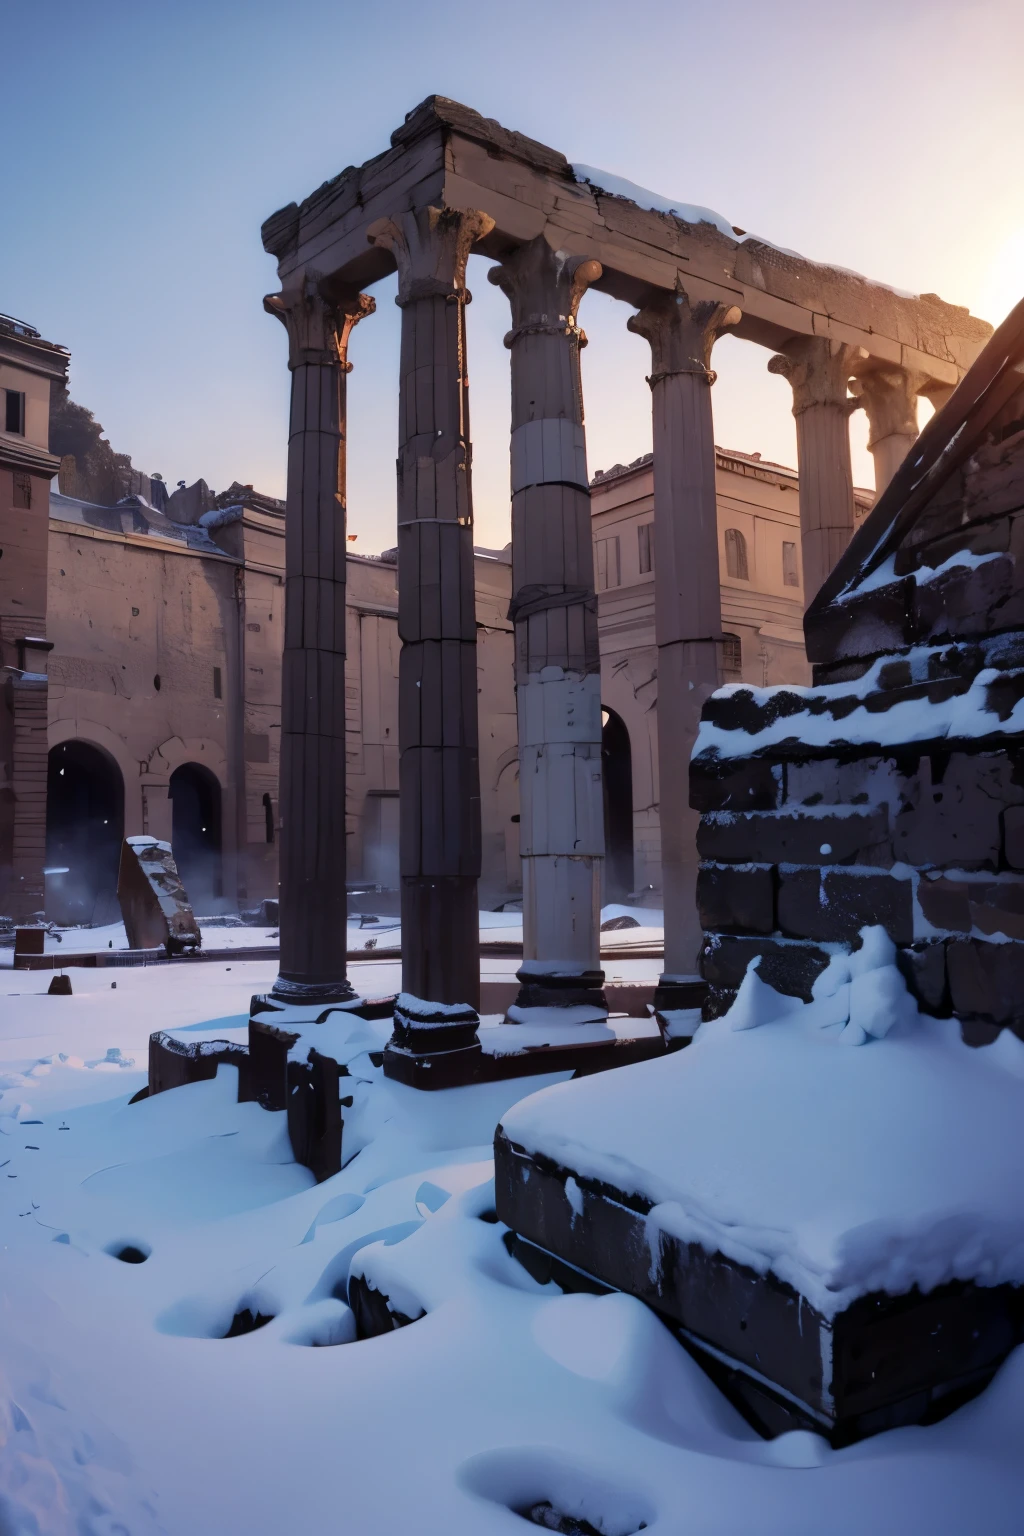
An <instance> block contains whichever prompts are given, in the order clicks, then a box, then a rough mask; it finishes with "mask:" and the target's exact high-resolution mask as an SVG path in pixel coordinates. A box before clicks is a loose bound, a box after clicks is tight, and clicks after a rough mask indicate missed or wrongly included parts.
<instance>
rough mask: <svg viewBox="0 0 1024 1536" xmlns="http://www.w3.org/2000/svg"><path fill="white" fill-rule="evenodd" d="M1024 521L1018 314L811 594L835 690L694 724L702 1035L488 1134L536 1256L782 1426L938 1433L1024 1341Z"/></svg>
mask: <svg viewBox="0 0 1024 1536" xmlns="http://www.w3.org/2000/svg"><path fill="white" fill-rule="evenodd" d="M1022 528H1024V303H1022V304H1020V305H1018V307H1017V309H1016V310H1014V311H1013V313H1012V314H1011V315H1010V317H1009V319H1008V320H1007V321H1006V322H1005V323H1004V325H1003V326H1002V327H1001V328H1000V330H999V331H997V332H996V334H995V335H994V336H993V338H992V340H991V341H990V342H989V344H988V346H987V347H986V348H985V350H984V351H983V353H982V354H981V356H980V358H979V359H978V361H977V362H976V363H975V365H974V366H973V368H972V369H971V370H970V371H969V372H968V374H967V376H966V378H965V379H964V381H963V383H962V384H961V385H960V387H959V388H958V389H957V391H956V392H955V393H954V395H953V397H952V398H951V400H950V401H949V402H948V403H947V405H946V406H945V407H944V409H942V410H941V411H940V412H939V413H938V414H937V415H936V417H935V418H934V419H933V420H932V421H931V422H930V423H929V425H928V426H927V427H926V428H925V430H924V432H923V433H922V435H921V438H920V441H919V442H918V443H917V445H916V446H915V448H914V449H913V451H912V452H911V453H910V455H909V456H908V457H907V459H906V460H905V461H904V463H903V464H902V466H901V467H900V468H899V469H898V470H897V472H896V474H895V476H894V478H893V480H892V482H891V483H890V485H889V487H888V489H887V491H886V492H885V494H884V495H883V496H882V497H881V499H880V501H879V502H878V504H877V506H876V507H875V509H874V511H873V512H872V513H871V515H870V516H869V517H868V519H867V521H866V523H865V524H864V526H863V528H862V529H861V530H859V532H858V533H857V535H856V537H855V539H854V540H853V542H852V544H851V545H850V547H849V548H848V550H847V551H846V553H845V554H844V555H843V556H842V558H841V559H840V561H839V563H838V565H837V566H836V568H835V570H834V571H833V572H832V574H831V576H830V577H829V578H828V580H827V581H826V582H825V584H824V586H823V588H822V590H821V592H820V593H819V594H818V597H817V598H816V599H815V601H814V603H813V604H812V606H811V608H810V610H809V612H808V615H807V620H806V631H807V643H808V650H809V654H810V656H811V658H812V660H813V662H814V665H815V679H816V681H815V685H814V686H813V687H812V688H809V689H790V688H775V689H766V690H755V689H750V688H745V687H731V688H725V689H722V690H721V691H720V692H718V693H716V694H714V695H713V696H712V697H711V698H710V699H709V700H708V701H707V703H706V704H705V707H704V711H703V718H702V722H701V727H700V735H699V738H698V742H697V750H696V752H695V755H694V758H693V762H692V767H691V779H690V783H691V796H692V803H693V805H694V807H695V808H696V809H698V810H700V811H701V812H702V813H703V814H702V818H701V826H700V833H699V847H700V852H701V857H702V862H701V869H700V874H699V879H698V901H699V906H700V911H701V917H702V921H703V925H704V929H705V942H704V947H703V951H702V956H701V964H702V968H703V972H704V975H705V977H706V978H707V980H708V982H709V983H710V991H709V995H708V998H707V1001H706V1003H705V1007H704V1020H705V1022H704V1023H703V1025H702V1026H701V1030H700V1034H699V1035H698V1038H697V1040H696V1041H695V1042H694V1044H693V1045H692V1047H691V1048H690V1049H687V1050H685V1051H683V1052H681V1053H680V1054H679V1055H677V1056H675V1057H672V1058H670V1059H669V1060H667V1061H665V1062H661V1063H650V1064H647V1065H645V1066H643V1067H640V1068H637V1069H636V1070H635V1071H634V1072H632V1073H629V1074H624V1075H617V1077H616V1078H615V1080H614V1081H613V1079H612V1078H603V1079H593V1080H590V1081H589V1082H586V1083H578V1084H565V1085H562V1086H561V1087H560V1088H557V1089H554V1090H552V1089H548V1090H546V1091H545V1092H543V1093H540V1094H538V1095H536V1096H534V1097H533V1098H531V1099H526V1100H524V1101H523V1102H522V1103H520V1104H519V1105H517V1106H516V1107H515V1108H514V1109H513V1110H511V1111H510V1112H509V1113H508V1114H507V1115H506V1116H505V1117H504V1120H503V1123H502V1125H501V1126H500V1127H499V1130H498V1134H497V1138H496V1192H497V1211H498V1215H499V1218H500V1219H501V1220H502V1221H504V1222H506V1223H507V1224H508V1226H509V1227H510V1228H511V1229H512V1231H513V1232H514V1233H515V1234H516V1237H515V1238H514V1239H513V1241H514V1242H515V1243H516V1245H517V1251H518V1252H519V1253H520V1256H521V1257H522V1258H523V1261H524V1263H526V1264H527V1266H528V1267H529V1268H531V1269H532V1271H533V1272H534V1273H535V1274H536V1275H537V1276H538V1278H542V1279H545V1278H548V1277H550V1276H553V1277H554V1278H556V1279H557V1280H558V1282H559V1284H561V1285H563V1286H566V1287H568V1288H584V1289H586V1288H593V1287H594V1286H597V1287H600V1286H608V1287H614V1288H617V1289H621V1290H626V1291H631V1292H632V1293H634V1294H635V1295H638V1296H641V1297H642V1298H643V1299H644V1300H645V1301H647V1302H648V1303H649V1304H650V1305H652V1306H653V1307H655V1308H656V1309H657V1310H658V1311H659V1312H660V1313H661V1314H662V1315H663V1316H664V1317H665V1318H666V1320H667V1321H668V1322H669V1323H670V1325H671V1326H673V1327H674V1328H675V1329H676V1330H677V1331H678V1332H679V1335H680V1337H682V1338H683V1339H684V1340H685V1341H686V1343H687V1345H688V1347H690V1348H691V1350H692V1351H693V1353H694V1354H695V1355H696V1356H697V1358H698V1359H699V1360H701V1362H702V1363H703V1364H704V1365H705V1367H706V1368H707V1370H708V1371H709V1373H710V1374H711V1375H712V1376H713V1377H714V1379H715V1380H717V1381H718V1383H719V1385H720V1386H721V1387H722V1389H723V1390H724V1391H725V1392H726V1393H728V1394H729V1396H731V1397H732V1399H733V1401H734V1402H735V1403H736V1404H737V1406H739V1407H740V1408H741V1410H742V1411H743V1412H744V1413H745V1414H746V1415H747V1417H748V1418H750V1419H751V1420H752V1422H754V1423H755V1424H756V1425H757V1426H758V1427H759V1428H760V1429H761V1430H762V1431H763V1432H764V1433H769V1434H772V1433H777V1432H779V1431H780V1430H783V1429H786V1428H794V1427H802V1428H809V1429H814V1430H816V1431H817V1432H819V1433H823V1434H825V1435H827V1436H828V1438H829V1439H830V1440H831V1441H832V1442H833V1444H836V1445H840V1444H844V1443H848V1442H850V1441H852V1440H856V1439H859V1438H861V1437H863V1436H864V1435H867V1434H871V1433H874V1432H875V1431H877V1430H879V1429H883V1428H890V1427H893V1426H895V1425H899V1424H907V1423H920V1422H928V1421H930V1420H931V1419H933V1418H936V1417H941V1416H942V1414H943V1413H945V1412H948V1411H949V1410H950V1409H951V1408H953V1407H955V1406H957V1405H958V1404H959V1403H961V1402H963V1401H964V1399H965V1398H967V1397H969V1396H971V1395H972V1394H974V1393H975V1392H977V1391H979V1390H980V1389H981V1388H982V1387H983V1386H984V1385H985V1383H986V1382H987V1381H989V1380H990V1379H991V1376H992V1374H993V1372H994V1371H995V1369H996V1368H997V1367H998V1365H999V1364H1000V1363H1001V1361H1002V1360H1003V1359H1004V1358H1005V1357H1006V1355H1007V1354H1008V1353H1009V1351H1010V1350H1011V1349H1012V1348H1013V1347H1014V1345H1015V1344H1016V1343H1017V1342H1019V1340H1020V1338H1021V1315H1022V1314H1021V1307H1020V1296H1021V1289H1020V1287H1021V1283H1022V1282H1024V1270H1022V1269H1021V1265H1020V1260H1019V1166H1018V1165H1017V1162H1016V1161H1015V1158H1016V1152H1015V1148H1016V1147H1017V1145H1019V1099H1018V1091H1019V1074H1020V1071H1021V1070H1022V1068H1024V1051H1022V1050H1021V1047H1020V1046H1019V1045H1018V1044H1017V1042H1016V1041H1015V1040H1013V1039H1012V1038H1010V1037H1009V1036H1008V1037H1007V1039H1006V1040H1004V1041H1000V1042H999V1045H998V1046H992V1051H993V1053H994V1054H993V1055H992V1056H989V1054H988V1052H986V1051H983V1050H973V1049H970V1048H969V1044H970V1043H973V1044H974V1045H981V1044H986V1043H988V1042H991V1041H993V1040H994V1039H995V1037H996V1036H998V1035H999V1033H1000V1031H1002V1030H1006V1031H1009V1032H1016V1034H1017V1035H1020V1036H1024V1005H1022V1002H1021V997H1022V986H1021V981H1022V977H1024V972H1022V969H1021V967H1022V965H1024V944H1022V939H1024V928H1022V914H1024V845H1022V840H1021V826H1022V824H1024V755H1022V754H1024V707H1022V705H1021V700H1022V698H1024V577H1022V572H1021V571H1019V570H1018V569H1017V564H1018V560H1020V559H1021V551H1022V550H1024V544H1022V532H1021V530H1022ZM697 1022H698V1020H697V1019H694V1020H693V1023H694V1024H696V1023H697ZM961 1032H962V1035H963V1039H961ZM849 1047H854V1048H855V1049H852V1050H851V1049H849ZM624 1077H625V1081H624V1080H623V1078H624ZM708 1105H711V1106H712V1110H711V1111H710V1112H709V1111H708V1108H707V1106H708ZM794 1128H796V1130H795V1131H794ZM809 1145H813V1146H815V1147H816V1148H817V1149H818V1157H817V1159H815V1162H816V1164H817V1166H816V1167H814V1168H811V1167H808V1163H807V1158H806V1149H807V1147H808V1146H809ZM823 1234H829V1239H828V1241H824V1240H823ZM1015 1243H1016V1244H1017V1248H1016V1249H1015V1248H1014V1244H1015ZM1015 1254H1016V1255H1017V1256H1016V1257H1015Z"/></svg>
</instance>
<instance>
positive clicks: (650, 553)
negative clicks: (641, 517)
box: [636, 523, 654, 576]
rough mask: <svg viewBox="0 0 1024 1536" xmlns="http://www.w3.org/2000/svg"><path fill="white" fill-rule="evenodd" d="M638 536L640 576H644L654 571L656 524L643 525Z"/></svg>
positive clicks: (637, 533)
mask: <svg viewBox="0 0 1024 1536" xmlns="http://www.w3.org/2000/svg"><path fill="white" fill-rule="evenodd" d="M636 536H637V541H638V543H639V545H640V574H641V576H644V575H646V574H647V572H648V571H653V570H654V524H653V523H641V524H640V526H639V528H638V529H637V530H636Z"/></svg>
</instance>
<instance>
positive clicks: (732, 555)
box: [591, 448, 874, 900]
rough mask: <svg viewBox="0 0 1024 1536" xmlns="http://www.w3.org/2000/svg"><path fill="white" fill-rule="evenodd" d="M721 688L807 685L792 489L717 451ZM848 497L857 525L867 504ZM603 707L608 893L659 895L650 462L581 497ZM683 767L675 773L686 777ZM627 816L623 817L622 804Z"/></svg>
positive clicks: (603, 478)
mask: <svg viewBox="0 0 1024 1536" xmlns="http://www.w3.org/2000/svg"><path fill="white" fill-rule="evenodd" d="M715 489H716V497H717V505H718V565H719V574H720V581H721V598H722V626H723V630H724V633H725V640H724V644H723V646H722V655H721V661H722V666H721V679H720V680H721V681H722V682H723V683H730V682H735V683H739V682H743V683H752V684H754V685H755V686H756V687H766V686H769V685H770V684H773V683H809V682H810V668H809V667H808V664H807V658H806V654H805V651H804V637H803V612H804V602H805V600H804V587H803V570H802V564H801V558H800V505H799V490H800V487H799V481H798V479H797V476H796V474H795V473H794V471H793V470H791V469H787V468H785V467H784V466H783V465H781V464H773V463H769V462H767V461H765V460H762V459H761V456H760V455H759V454H744V453H736V452H731V451H728V450H725V449H721V448H718V449H716V451H715ZM873 499H874V498H873V496H872V495H871V493H870V492H867V491H861V490H858V491H856V492H855V503H856V515H857V520H858V523H859V522H860V520H861V519H862V518H863V517H864V516H865V514H866V513H867V511H868V510H869V508H870V507H871V505H872V502H873ZM591 509H592V518H593V529H594V569H595V573H596V577H597V597H598V629H599V634H600V643H601V694H602V703H603V705H604V715H603V718H604V769H605V779H606V811H605V831H606V840H607V854H606V857H607V870H606V884H607V886H608V892H609V894H610V895H612V896H614V897H616V898H617V899H622V897H624V896H625V895H626V894H627V893H628V892H629V891H633V892H636V893H639V894H640V896H641V898H642V899H649V900H657V898H658V895H659V893H660V890H661V834H660V819H659V798H660V796H659V784H658V734H657V733H658V708H657V700H658V651H657V645H656V641H655V630H654V571H655V565H656V562H657V551H656V549H655V541H654V465H653V459H652V455H651V454H645V455H644V456H643V457H642V458H639V459H637V460H635V461H634V462H633V463H632V464H628V465H623V464H616V465H615V466H614V467H613V468H611V469H609V470H604V471H598V473H597V474H596V475H595V476H594V479H593V483H592V490H591ZM685 770H686V764H685V763H682V764H680V772H685ZM627 805H628V806H630V807H631V814H627V811H626V806H627Z"/></svg>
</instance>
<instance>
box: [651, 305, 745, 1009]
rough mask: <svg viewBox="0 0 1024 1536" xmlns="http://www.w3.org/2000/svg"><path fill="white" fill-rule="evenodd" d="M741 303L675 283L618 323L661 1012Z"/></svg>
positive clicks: (676, 977) (705, 647)
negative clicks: (718, 412)
mask: <svg viewBox="0 0 1024 1536" xmlns="http://www.w3.org/2000/svg"><path fill="white" fill-rule="evenodd" d="M740 318H741V316H740V311H739V310H738V309H737V308H735V307H734V306H732V307H730V306H728V305H726V304H719V303H716V302H715V301H714V300H713V299H711V300H705V301H701V302H697V303H691V301H690V300H689V298H688V297H687V295H686V293H685V292H684V291H683V288H682V286H681V284H680V285H678V286H677V289H676V292H675V293H665V292H661V293H658V294H657V295H656V296H655V297H653V298H652V299H651V300H650V301H649V302H648V303H647V304H645V306H644V307H643V309H641V310H640V312H639V314H637V315H633V316H631V318H630V319H629V320H628V321H627V325H628V327H629V329H630V330H631V331H635V332H636V333H637V335H639V336H645V337H646V338H647V340H648V341H649V342H650V344H651V362H652V372H651V376H650V378H649V379H648V381H647V382H648V383H649V384H650V386H651V403H652V408H653V416H654V544H655V559H654V612H655V619H654V625H655V638H656V641H657V646H658V777H659V781H660V787H659V792H658V795H659V819H660V823H661V869H662V889H663V891H664V901H665V973H664V975H663V976H662V978H661V982H660V984H659V988H658V997H657V1003H658V1006H659V1007H660V1008H672V1007H681V1006H686V998H685V996H684V994H683V984H684V983H685V982H692V981H693V980H694V979H695V973H696V969H697V957H698V955H699V952H700V948H701V944H702V941H703V935H702V932H701V926H700V919H699V917H698V915H697V902H696V890H697V864H698V859H697V847H696V843H697V824H698V822H699V820H700V817H699V815H698V814H697V812H696V811H692V810H691V809H690V786H689V774H688V772H687V769H688V765H689V761H690V754H691V752H692V751H693V744H694V741H695V740H696V737H697V728H698V726H699V724H700V714H701V709H702V708H703V705H704V701H705V699H706V698H707V697H708V695H709V694H711V693H713V692H714V690H715V688H717V687H718V679H719V666H718V663H719V656H718V652H719V647H720V644H721V637H722V602H721V586H720V582H719V572H718V504H717V497H716V493H715V435H714V427H713V424H712V418H711V385H712V384H713V383H714V381H715V375H714V374H713V373H712V372H711V368H710V363H711V349H712V347H713V346H714V344H715V341H716V340H717V339H718V336H719V335H720V333H721V332H722V330H724V329H725V328H726V327H727V326H730V325H736V324H737V323H738V321H739V320H740Z"/></svg>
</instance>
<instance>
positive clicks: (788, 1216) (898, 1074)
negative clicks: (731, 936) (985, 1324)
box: [502, 928, 1024, 1317]
mask: <svg viewBox="0 0 1024 1536" xmlns="http://www.w3.org/2000/svg"><path fill="white" fill-rule="evenodd" d="M861 938H862V944H861V947H860V949H858V950H856V951H855V952H854V953H852V954H842V953H841V954H837V955H835V956H833V958H832V960H831V962H830V964H829V965H828V967H827V969H826V970H825V971H824V972H823V973H822V975H821V976H820V977H819V978H818V981H817V983H816V984H815V987H814V992H813V999H812V1001H811V1002H810V1003H806V1004H805V1003H801V1002H800V1001H799V1000H797V999H794V998H790V997H782V996H780V995H779V994H778V993H776V992H775V991H774V990H773V989H772V988H771V987H769V986H767V985H766V984H765V983H764V982H763V981H762V980H761V978H760V976H759V975H758V974H757V968H756V965H757V962H756V961H755V962H752V964H751V967H750V969H749V970H748V973H747V975H746V977H745V978H744V981H743V985H742V987H741V988H740V991H739V994H738V995H737V998H736V1001H735V1003H734V1005H733V1007H732V1009H731V1010H730V1011H729V1012H728V1013H727V1014H726V1015H725V1016H724V1017H723V1018H720V1019H716V1020H714V1021H713V1022H710V1023H705V1024H702V1025H701V1026H700V1028H699V1029H698V1031H697V1033H696V1035H695V1036H694V1041H693V1044H692V1045H691V1046H690V1047H689V1048H687V1049H686V1050H684V1051H681V1052H680V1053H678V1054H677V1055H674V1056H672V1057H670V1058H669V1059H668V1060H661V1061H655V1062H647V1063H644V1064H643V1065H640V1066H635V1067H626V1068H624V1069H622V1070H621V1071H618V1072H614V1073H607V1074H602V1075H600V1076H597V1077H593V1078H587V1079H584V1080H582V1081H580V1082H574V1083H567V1084H559V1085H556V1086H553V1087H551V1088H547V1089H544V1090H543V1091H542V1092H540V1093H537V1094H533V1095H532V1096H531V1097H530V1098H528V1099H524V1100H523V1101H522V1102H521V1103H519V1104H517V1105H516V1106H515V1107H514V1108H513V1109H511V1110H510V1111H509V1112H508V1113H507V1114H506V1115H505V1116H504V1118H503V1121H502V1128H503V1130H504V1132H505V1134H506V1135H507V1136H508V1137H509V1138H510V1139H511V1140H512V1141H513V1142H516V1143H518V1144H519V1145H521V1146H524V1147H525V1148H526V1149H527V1150H528V1151H530V1152H539V1153H542V1154H544V1155H545V1156H547V1157H550V1158H552V1159H553V1160H554V1161H555V1162H556V1163H557V1164H559V1165H560V1166H561V1167H563V1168H566V1169H569V1170H571V1171H572V1173H573V1174H574V1175H575V1177H576V1178H577V1180H579V1179H581V1178H582V1179H594V1180H598V1181H601V1182H604V1183H606V1184H610V1185H612V1186H613V1187H615V1188H617V1189H620V1190H622V1191H623V1192H625V1193H628V1194H630V1195H635V1196H639V1197H641V1198H642V1199H644V1200H646V1201H648V1202H649V1203H650V1205H651V1210H650V1213H649V1216H648V1221H649V1222H650V1223H651V1224H652V1226H653V1227H654V1228H656V1229H660V1230H662V1231H664V1232H666V1233H669V1234H671V1235H672V1236H673V1237H675V1238H677V1239H679V1240H680V1241H683V1242H694V1243H700V1244H701V1246H702V1247H704V1248H705V1249H707V1250H708V1251H710V1252H715V1251H719V1252H721V1253H724V1254H725V1255H726V1256H727V1257H729V1258H731V1259H734V1260H735V1261H736V1262H738V1263H741V1264H747V1265H749V1266H750V1267H751V1268H753V1269H755V1270H757V1271H758V1272H759V1273H762V1274H763V1273H765V1272H767V1271H768V1270H772V1271H774V1273H775V1274H776V1275H778V1276H779V1277H780V1278H781V1279H783V1280H785V1281H788V1282H789V1283H790V1284H791V1285H793V1286H794V1287H795V1288H796V1289H797V1290H798V1291H799V1292H800V1293H801V1294H802V1295H804V1296H806V1297H807V1299H808V1300H809V1301H810V1302H811V1303H812V1304H813V1305H814V1306H815V1307H817V1308H818V1310H819V1311H820V1312H822V1314H823V1315H824V1316H826V1317H832V1316H834V1315H835V1314H836V1313H837V1312H838V1311H840V1310H842V1309H843V1308H844V1307H846V1306H847V1305H849V1303H850V1302H851V1301H853V1300H854V1299H855V1298H856V1297H857V1296H861V1295H866V1294H868V1293H869V1292H873V1291H887V1292H889V1293H890V1294H894V1295H898V1294H901V1293H904V1292H906V1291H908V1290H910V1289H912V1288H913V1287H914V1286H915V1285H916V1286H918V1287H920V1289H921V1290H923V1291H929V1290H931V1289H933V1288H934V1287H935V1286H937V1285H941V1284H943V1283H945V1282H947V1281H950V1280H954V1279H958V1280H973V1281H976V1282H977V1283H978V1284H981V1285H998V1284H1002V1283H1004V1282H1010V1283H1013V1284H1022V1283H1024V1208H1022V1206H1021V1201H1020V1189H1021V1185H1022V1182H1024V1043H1022V1042H1021V1041H1019V1040H1018V1039H1016V1037H1014V1036H1011V1035H1008V1034H1006V1033H1005V1032H1004V1034H1003V1035H1002V1036H1001V1037H1000V1038H999V1039H998V1040H997V1041H996V1042H995V1044H993V1045H991V1046H988V1047H985V1048H984V1049H981V1050H975V1049H972V1048H971V1047H969V1046H966V1045H964V1043H963V1041H962V1040H961V1038H960V1033H959V1025H958V1024H957V1021H956V1020H955V1019H950V1020H939V1019H932V1018H928V1017H923V1016H922V1015H921V1014H920V1013H919V1012H918V1009H917V1006H916V1003H915V1002H914V1000H913V998H912V997H911V996H910V994H909V993H908V991H907V988H906V986H905V984H904V981H903V977H902V976H901V974H900V972H899V970H898V969H897V967H896V964H895V951H894V948H893V945H892V942H891V940H889V939H888V938H887V936H886V935H885V933H884V931H883V930H882V929H880V928H866V929H864V930H862V934H861ZM848 1046H860V1047H863V1049H858V1050H849V1049H847V1047H848Z"/></svg>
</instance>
